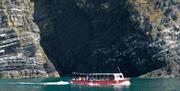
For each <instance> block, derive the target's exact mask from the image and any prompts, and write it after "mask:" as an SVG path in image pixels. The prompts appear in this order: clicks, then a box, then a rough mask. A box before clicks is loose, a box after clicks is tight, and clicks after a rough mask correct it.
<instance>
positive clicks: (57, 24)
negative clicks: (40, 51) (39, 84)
mask: <svg viewBox="0 0 180 91" xmlns="http://www.w3.org/2000/svg"><path fill="white" fill-rule="evenodd" d="M35 9H36V13H35V15H34V16H35V20H36V22H37V23H38V25H39V27H40V29H41V37H42V41H41V43H42V46H43V47H44V48H45V50H46V53H47V55H48V56H49V58H50V59H51V60H52V61H53V63H55V64H56V67H57V68H58V70H59V71H61V72H62V73H63V74H69V73H71V72H73V71H77V72H117V67H118V66H119V67H120V68H121V71H122V72H123V73H124V74H125V75H126V76H141V75H143V76H148V77H157V76H158V77H169V76H173V77H174V76H179V75H180V54H179V53H180V49H179V48H180V46H179V43H180V41H179V38H180V25H179V24H180V1H179V0H51V1H49V0H36V7H35Z"/></svg>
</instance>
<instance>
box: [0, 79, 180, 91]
mask: <svg viewBox="0 0 180 91" xmlns="http://www.w3.org/2000/svg"><path fill="white" fill-rule="evenodd" d="M71 79H72V78H71V77H61V78H48V79H22V80H0V91H180V78H154V79H145V78H131V79H130V82H131V85H130V86H125V87H121V86H87V85H73V84H70V81H71Z"/></svg>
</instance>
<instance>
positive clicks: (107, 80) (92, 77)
mask: <svg viewBox="0 0 180 91" xmlns="http://www.w3.org/2000/svg"><path fill="white" fill-rule="evenodd" d="M75 74H76V75H78V76H77V77H75V78H74V79H72V81H71V84H79V85H119V86H129V85H130V81H129V79H127V78H124V76H123V74H122V73H89V74H84V73H75Z"/></svg>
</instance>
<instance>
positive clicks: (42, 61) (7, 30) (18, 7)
mask: <svg viewBox="0 0 180 91" xmlns="http://www.w3.org/2000/svg"><path fill="white" fill-rule="evenodd" d="M33 13H34V3H33V2H32V1H31V0H1V1H0V78H32V77H49V76H58V73H57V72H56V70H55V68H54V66H53V65H52V63H51V62H50V61H49V60H48V58H47V57H46V55H45V54H44V52H43V50H42V48H41V46H40V44H39V43H40V34H39V28H38V27H37V25H36V24H35V23H34V22H33Z"/></svg>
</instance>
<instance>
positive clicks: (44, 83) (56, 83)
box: [9, 81, 70, 85]
mask: <svg viewBox="0 0 180 91" xmlns="http://www.w3.org/2000/svg"><path fill="white" fill-rule="evenodd" d="M9 84H16V85H18V84H19V85H68V84H70V83H69V82H64V81H59V82H42V83H36V82H34V83H33V82H15V83H9Z"/></svg>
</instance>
